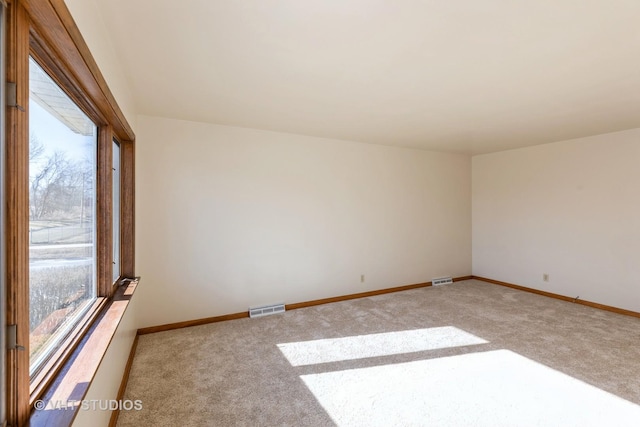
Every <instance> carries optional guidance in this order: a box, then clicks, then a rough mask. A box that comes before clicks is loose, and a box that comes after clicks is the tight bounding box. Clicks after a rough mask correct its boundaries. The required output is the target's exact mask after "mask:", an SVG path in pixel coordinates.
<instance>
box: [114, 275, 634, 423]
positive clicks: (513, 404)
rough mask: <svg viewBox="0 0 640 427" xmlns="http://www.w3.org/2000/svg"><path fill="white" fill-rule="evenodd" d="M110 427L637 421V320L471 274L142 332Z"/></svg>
mask: <svg viewBox="0 0 640 427" xmlns="http://www.w3.org/2000/svg"><path fill="white" fill-rule="evenodd" d="M124 399H131V400H136V399H139V400H141V401H142V405H143V409H142V410H140V411H135V410H131V411H122V412H121V413H120V417H119V419H118V425H119V426H176V425H180V426H333V425H340V426H352V425H354V426H355V425H357V426H360V425H361V426H372V425H380V426H394V425H397V426H419V425H428V426H436V425H451V426H458V425H486V426H499V425H504V426H514V425H536V426H545V425H558V426H560V425H562V426H566V425H576V426H587V425H593V426H602V425H616V426H621V425H629V426H631V425H633V426H636V425H638V420H639V419H640V406H639V405H640V319H637V318H632V317H627V316H622V315H617V314H614V313H609V312H605V311H601V310H597V309H592V308H589V307H585V306H582V305H578V304H571V303H567V302H563V301H558V300H554V299H550V298H546V297H542V296H538V295H534V294H530V293H526V292H521V291H517V290H512V289H509V288H504V287H501V286H497V285H492V284H487V283H484V282H479V281H475V280H469V281H465V282H458V283H454V284H453V285H446V286H441V287H431V288H422V289H415V290H411V291H404V292H398V293H393V294H386V295H380V296H376V297H370V298H362V299H357V300H351V301H344V302H339V303H333V304H327V305H321V306H315V307H310V308H305V309H299V310H293V311H289V312H286V313H284V314H279V315H273V316H266V317H262V318H256V319H240V320H233V321H228V322H221V323H215V324H209V325H203V326H197V327H191V328H185V329H179V330H174V331H168V332H161V333H156V334H150V335H143V336H141V337H140V339H139V343H138V348H137V351H136V355H135V358H134V362H133V366H132V369H131V373H130V378H129V382H128V386H127V390H126V392H125V395H124Z"/></svg>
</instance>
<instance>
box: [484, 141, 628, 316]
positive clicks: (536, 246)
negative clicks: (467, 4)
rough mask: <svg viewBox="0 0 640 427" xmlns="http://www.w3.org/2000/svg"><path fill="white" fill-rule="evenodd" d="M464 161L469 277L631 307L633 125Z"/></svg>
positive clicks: (621, 306) (620, 306) (626, 307)
mask: <svg viewBox="0 0 640 427" xmlns="http://www.w3.org/2000/svg"><path fill="white" fill-rule="evenodd" d="M472 164H473V166H472V169H473V190H472V192H473V201H472V205H473V208H472V209H473V274H474V275H477V276H483V277H489V278H492V279H496V280H501V281H505V282H510V283H515V284H519V285H523V286H528V287H531V288H535V289H540V290H544V291H549V292H554V293H558V294H562V295H566V296H571V297H577V296H579V297H580V298H581V299H584V300H589V301H593V302H598V303H601V304H606V305H612V306H615V307H619V308H624V309H628V310H634V311H640V166H639V165H640V129H633V130H628V131H623V132H616V133H610V134H605V135H598V136H593V137H588V138H580V139H575V140H569V141H563V142H558V143H554V144H547V145H540V146H536V147H530V148H523V149H517V150H511V151H504V152H499V153H494V154H486V155H480V156H476V157H473V159H472ZM543 274H548V275H549V280H548V281H544V280H543Z"/></svg>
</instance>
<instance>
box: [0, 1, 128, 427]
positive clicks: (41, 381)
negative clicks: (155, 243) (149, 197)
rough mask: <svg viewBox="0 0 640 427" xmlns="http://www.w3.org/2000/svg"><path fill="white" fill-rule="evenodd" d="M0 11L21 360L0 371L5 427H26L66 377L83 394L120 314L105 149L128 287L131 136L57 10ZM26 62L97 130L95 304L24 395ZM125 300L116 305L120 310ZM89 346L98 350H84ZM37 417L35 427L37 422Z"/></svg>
mask: <svg viewBox="0 0 640 427" xmlns="http://www.w3.org/2000/svg"><path fill="white" fill-rule="evenodd" d="M7 4H8V6H7V9H6V21H5V22H6V80H7V81H9V82H15V83H16V85H17V90H18V92H17V104H18V105H19V106H20V107H8V108H7V110H6V123H7V126H6V175H7V182H6V191H5V198H6V201H7V206H9V208H8V209H7V212H6V231H7V233H6V236H5V243H6V248H7V256H6V261H7V262H6V282H7V288H8V289H7V291H8V292H7V313H6V314H7V316H6V319H7V324H17V325H18V330H17V334H18V337H17V338H18V344H22V345H24V346H25V347H27V350H26V351H17V350H12V351H10V352H8V354H7V366H8V367H9V369H7V396H6V399H7V400H6V402H7V405H6V412H7V414H6V415H7V421H8V422H9V424H10V425H14V426H21V425H26V424H27V423H28V422H29V417H30V416H31V412H32V404H33V402H34V400H35V399H37V398H39V397H40V396H41V395H43V396H49V395H51V393H53V392H55V390H60V388H61V387H62V388H63V389H64V388H65V387H78V386H80V384H79V383H75V384H72V382H73V378H71V379H69V375H68V372H69V369H71V367H73V369H74V372H77V373H78V375H75V376H72V377H75V378H80V377H82V378H83V379H86V378H89V381H88V382H87V383H86V384H84V386H83V387H84V388H85V391H84V392H86V389H88V387H89V384H90V380H91V379H92V378H93V375H95V371H96V370H97V367H98V365H99V363H100V361H101V360H102V357H103V356H104V352H105V351H106V349H107V347H108V344H109V342H110V340H111V338H112V336H113V334H114V333H115V330H116V328H117V326H118V324H119V322H120V319H121V318H122V315H123V314H124V310H125V309H126V306H127V304H125V301H124V300H122V298H123V297H122V295H120V294H122V292H124V288H125V287H120V288H118V287H117V286H114V284H113V283H112V282H113V280H112V275H111V271H112V270H111V268H112V253H113V252H112V248H111V245H112V242H113V236H112V221H111V214H112V212H111V210H112V205H111V203H112V195H111V190H112V179H111V178H112V176H111V174H112V170H111V159H112V152H111V144H112V140H113V138H116V139H117V140H118V141H119V142H120V147H121V167H122V169H121V242H120V244H121V275H122V277H134V276H135V274H134V266H135V260H134V258H133V256H134V254H135V246H134V244H135V240H134V235H135V229H134V217H135V211H134V208H135V207H134V202H135V195H134V192H133V189H134V178H135V172H134V169H133V168H134V164H135V159H134V155H135V135H134V133H133V130H132V128H131V127H130V125H129V123H128V122H127V120H126V118H125V116H124V114H123V113H122V111H121V110H120V108H119V107H118V105H117V103H116V101H115V98H114V96H113V94H112V93H111V91H110V90H109V88H108V86H107V84H106V81H105V79H104V77H103V76H102V74H101V72H100V70H99V69H98V66H97V64H96V62H95V60H94V58H93V57H92V55H91V53H90V52H89V48H88V46H87V45H86V43H85V41H84V39H83V38H82V36H81V34H80V31H79V30H78V28H77V26H76V25H75V23H74V21H73V18H72V17H71V14H70V12H69V10H68V9H67V7H66V5H65V4H64V0H9V1H7ZM29 55H31V56H33V57H34V58H35V59H36V60H37V61H38V63H39V64H40V65H41V66H42V67H43V68H44V69H45V71H47V73H48V74H49V75H50V76H51V77H52V78H53V79H54V81H56V83H57V84H58V85H60V86H61V87H62V88H63V89H64V90H65V91H66V92H67V94H68V95H69V96H70V97H71V98H72V100H73V101H74V102H76V103H77V104H78V105H79V106H80V108H81V109H82V110H84V111H85V113H87V115H88V116H89V117H90V118H91V119H92V120H93V121H94V123H96V125H97V126H98V159H97V162H98V163H97V169H98V176H97V183H98V184H97V186H96V193H97V194H96V203H97V205H96V210H97V212H98V214H97V218H96V227H97V230H96V232H97V242H96V245H97V251H98V254H99V255H98V259H97V269H98V276H97V277H98V284H97V285H98V289H97V290H98V296H99V297H98V299H97V300H96V301H95V302H94V304H93V306H92V308H91V309H90V310H89V311H88V312H87V313H86V315H85V317H84V318H83V320H82V321H81V323H80V324H78V326H77V327H76V329H75V334H73V335H72V336H69V338H67V341H68V342H67V343H68V344H69V345H68V346H67V347H66V348H65V349H64V350H61V351H59V352H58V353H60V354H58V356H60V358H59V359H58V360H59V363H58V364H57V365H55V366H53V367H52V369H51V370H50V371H49V373H48V374H47V375H44V376H43V377H42V378H35V377H34V378H35V381H34V383H33V384H32V385H31V386H30V377H29V351H28V342H29V328H28V326H27V327H24V325H28V324H29V322H28V316H29V313H28V309H27V308H28V304H29V286H28V284H29V241H28V229H29V188H28V174H29V164H28V154H29V153H28V134H29V129H28V99H29V92H28V86H29V84H28V80H29V62H28V61H29ZM107 178H108V179H107ZM121 289H122V291H121ZM130 293H131V292H130ZM130 297H131V296H130V295H128V296H126V299H127V301H128V298H130ZM25 312H26V321H25ZM21 325H22V326H21ZM95 342H98V343H100V345H90V344H87V343H95ZM65 358H67V361H66V362H65V361H64V360H65ZM89 361H90V362H91V363H89ZM83 395H84V394H83ZM54 412H55V411H54ZM74 412H75V411H73V412H72V413H74ZM38 414H39V416H40V418H42V415H43V413H42V412H39V413H38ZM50 415H51V414H50V413H48V414H47V417H45V418H47V419H50ZM74 416H75V415H74ZM32 418H33V417H32ZM36 418H38V417H36ZM54 418H55V417H54ZM61 420H62V419H61ZM33 423H34V420H32V424H33ZM56 425H62V424H58V423H56Z"/></svg>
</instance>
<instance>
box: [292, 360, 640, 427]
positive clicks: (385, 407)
mask: <svg viewBox="0 0 640 427" xmlns="http://www.w3.org/2000/svg"><path fill="white" fill-rule="evenodd" d="M301 378H302V380H303V381H304V383H305V384H306V385H307V387H308V388H309V390H311V392H312V393H313V394H314V395H315V397H316V398H317V399H318V401H319V402H320V404H321V405H322V406H323V407H324V409H325V410H326V411H327V413H328V414H329V415H330V416H331V418H332V419H333V420H334V421H335V423H336V424H337V425H339V426H347V425H348V426H389V425H474V426H492V427H495V426H514V425H518V426H526V425H536V426H538V425H558V426H560V425H561V426H567V425H573V426H604V425H615V426H632V425H633V426H636V425H638V424H637V423H638V420H639V419H640V407H639V406H638V405H635V404H633V403H631V402H629V401H626V400H624V399H621V398H619V397H617V396H615V395H613V394H610V393H607V392H605V391H603V390H600V389H598V388H596V387H594V386H591V385H589V384H586V383H584V382H582V381H579V380H577V379H575V378H572V377H570V376H568V375H565V374H563V373H561V372H558V371H556V370H554V369H551V368H548V367H546V366H544V365H541V364H539V363H537V362H534V361H532V360H530V359H527V358H526V357H523V356H520V355H518V354H516V353H513V352H511V351H508V350H496V351H488V352H483V353H471V354H464V355H459V356H452V357H443V358H437V359H430V360H420V361H415V362H409V363H399V364H394V365H384V366H376V367H371V368H362V369H351V370H344V371H337V372H327V373H320V374H312V375H302V376H301Z"/></svg>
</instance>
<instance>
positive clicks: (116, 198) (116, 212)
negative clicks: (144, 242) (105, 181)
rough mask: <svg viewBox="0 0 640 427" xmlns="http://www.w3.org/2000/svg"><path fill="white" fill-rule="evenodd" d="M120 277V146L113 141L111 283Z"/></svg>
mask: <svg viewBox="0 0 640 427" xmlns="http://www.w3.org/2000/svg"><path fill="white" fill-rule="evenodd" d="M119 277H120V144H118V142H117V141H116V140H115V139H114V140H113V281H114V282H115V281H116V280H118V278H119Z"/></svg>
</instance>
